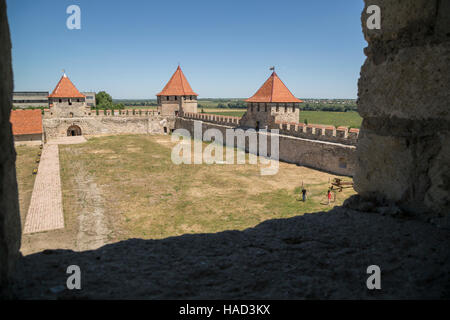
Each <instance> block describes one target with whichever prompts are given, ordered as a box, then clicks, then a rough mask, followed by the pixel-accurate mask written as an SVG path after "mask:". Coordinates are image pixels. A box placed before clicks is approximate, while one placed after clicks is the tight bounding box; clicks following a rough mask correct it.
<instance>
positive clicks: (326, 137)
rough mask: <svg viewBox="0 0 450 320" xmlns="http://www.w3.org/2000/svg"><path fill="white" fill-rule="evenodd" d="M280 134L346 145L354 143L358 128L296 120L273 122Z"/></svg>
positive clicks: (356, 138) (356, 139)
mask: <svg viewBox="0 0 450 320" xmlns="http://www.w3.org/2000/svg"><path fill="white" fill-rule="evenodd" d="M272 129H279V130H280V134H284V135H288V136H294V137H299V138H304V139H311V140H320V141H327V142H335V143H342V144H346V145H356V143H357V141H358V136H359V129H354V128H351V129H349V128H348V127H338V128H336V127H334V126H327V125H319V124H308V125H307V124H304V123H298V122H280V121H276V122H275V127H274V128H272Z"/></svg>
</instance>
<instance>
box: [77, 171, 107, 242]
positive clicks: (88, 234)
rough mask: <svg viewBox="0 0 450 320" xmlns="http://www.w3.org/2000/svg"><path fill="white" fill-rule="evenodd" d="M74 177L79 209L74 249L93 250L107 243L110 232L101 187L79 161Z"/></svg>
mask: <svg viewBox="0 0 450 320" xmlns="http://www.w3.org/2000/svg"><path fill="white" fill-rule="evenodd" d="M76 172H77V175H76V177H75V182H76V188H75V190H74V191H75V192H76V193H77V198H78V201H79V207H80V208H81V210H80V211H79V213H78V222H79V227H78V233H77V237H76V248H75V249H76V250H77V251H85V250H94V249H98V248H99V247H101V246H103V245H104V244H106V243H107V239H108V234H109V232H110V230H109V228H108V226H107V222H106V217H105V209H104V208H105V206H104V199H103V197H102V191H101V188H100V187H99V186H98V185H97V183H95V181H94V179H93V177H92V176H90V175H89V174H88V172H87V170H86V168H84V167H83V165H81V164H80V163H78V164H77V165H76Z"/></svg>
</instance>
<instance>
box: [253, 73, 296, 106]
mask: <svg viewBox="0 0 450 320" xmlns="http://www.w3.org/2000/svg"><path fill="white" fill-rule="evenodd" d="M245 101H246V102H266V103H267V102H280V103H283V102H284V103H293V102H295V103H300V102H303V101H302V100H300V99H297V98H296V97H294V95H293V94H292V93H291V92H290V91H289V89H288V88H287V87H286V86H285V85H284V83H283V81H281V79H280V78H279V77H278V75H277V74H276V73H275V71H274V72H273V73H272V75H271V76H270V77H269V79H267V81H266V82H264V84H263V85H262V87H261V88H259V90H258V91H257V92H256V93H255V94H254V95H253V96H252V97H251V98H249V99H247V100H245Z"/></svg>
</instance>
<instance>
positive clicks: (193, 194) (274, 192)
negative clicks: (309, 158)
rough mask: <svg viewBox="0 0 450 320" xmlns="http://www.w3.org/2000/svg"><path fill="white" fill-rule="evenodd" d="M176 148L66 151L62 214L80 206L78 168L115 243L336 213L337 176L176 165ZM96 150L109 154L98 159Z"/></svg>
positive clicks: (155, 140) (103, 141)
mask: <svg viewBox="0 0 450 320" xmlns="http://www.w3.org/2000/svg"><path fill="white" fill-rule="evenodd" d="M174 145H175V143H173V142H171V137H170V136H160V135H159V136H151V135H120V136H111V137H98V138H92V139H89V141H88V142H87V143H85V144H80V145H65V146H61V148H60V153H61V154H62V156H61V160H62V161H61V165H62V166H63V171H64V172H65V173H64V174H63V179H66V180H67V181H64V182H63V189H64V201H65V204H64V205H65V207H64V208H65V209H66V205H68V206H70V204H71V203H72V204H73V203H75V202H74V199H70V198H71V197H76V196H75V194H76V192H73V181H72V180H73V179H74V177H76V171H75V170H74V169H73V168H72V167H71V163H72V162H79V163H81V164H82V165H83V166H84V167H85V168H87V170H88V173H89V175H90V177H92V179H94V181H95V182H96V183H97V184H98V186H99V187H100V188H101V190H103V194H102V196H103V198H104V200H105V201H104V205H105V208H104V209H105V212H106V213H107V215H108V221H109V227H110V228H111V229H112V230H113V232H112V234H113V236H112V238H113V239H111V240H121V239H126V238H130V237H138V238H165V237H169V236H177V235H181V234H185V233H209V232H219V231H223V230H231V229H234V230H243V229H246V228H249V227H253V226H255V225H257V224H258V223H260V222H262V221H264V220H267V219H274V218H286V217H292V216H296V215H301V214H304V213H306V212H316V211H324V210H329V209H330V208H331V207H328V206H327V205H323V204H321V202H324V203H325V200H326V191H327V188H328V181H329V179H332V178H333V177H335V176H332V175H329V174H326V173H322V172H319V171H316V170H311V169H308V168H304V167H299V166H296V165H291V164H286V163H280V170H279V172H278V174H277V175H274V176H261V175H260V165H250V164H248V162H247V164H245V165H206V164H201V165H175V164H173V163H172V161H171V147H172V146H174ZM204 146H206V144H204ZM130 149H132V150H136V152H131V150H130ZM137 149H140V150H139V151H138V150H137ZM95 150H105V152H101V153H95V154H93V153H92V152H94V151H95ZM224 150H225V149H224ZM106 151H108V152H106ZM247 158H248V157H247ZM347 180H348V178H347ZM302 181H303V183H304V184H305V186H307V188H308V191H309V199H308V201H307V202H306V203H303V202H301V201H298V199H299V197H300V195H299V193H300V189H301V185H302ZM351 194H354V191H353V190H346V191H344V192H343V193H340V194H338V197H337V201H336V202H335V203H334V205H340V204H341V203H342V201H343V200H344V199H345V198H347V197H348V196H349V195H351ZM72 211H73V212H75V211H76V210H73V209H72Z"/></svg>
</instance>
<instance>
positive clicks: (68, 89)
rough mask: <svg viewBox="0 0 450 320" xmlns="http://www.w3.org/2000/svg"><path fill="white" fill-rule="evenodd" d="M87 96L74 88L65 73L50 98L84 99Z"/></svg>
mask: <svg viewBox="0 0 450 320" xmlns="http://www.w3.org/2000/svg"><path fill="white" fill-rule="evenodd" d="M84 97H85V95H84V94H81V93H80V91H78V89H77V88H76V87H75V86H74V84H73V83H72V81H70V79H69V78H68V77H67V76H66V74H65V73H64V74H63V76H62V77H61V79H60V80H59V82H58V84H57V85H56V88H55V90H53V92H52V94H51V95H49V98H84Z"/></svg>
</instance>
